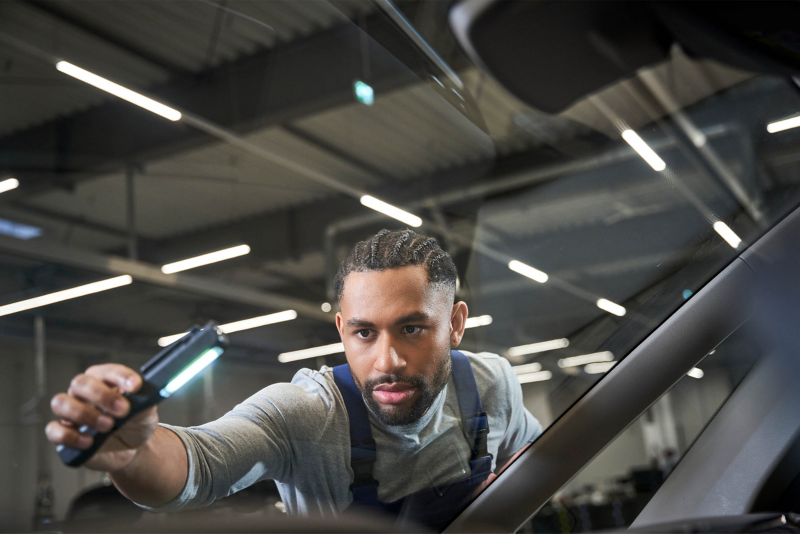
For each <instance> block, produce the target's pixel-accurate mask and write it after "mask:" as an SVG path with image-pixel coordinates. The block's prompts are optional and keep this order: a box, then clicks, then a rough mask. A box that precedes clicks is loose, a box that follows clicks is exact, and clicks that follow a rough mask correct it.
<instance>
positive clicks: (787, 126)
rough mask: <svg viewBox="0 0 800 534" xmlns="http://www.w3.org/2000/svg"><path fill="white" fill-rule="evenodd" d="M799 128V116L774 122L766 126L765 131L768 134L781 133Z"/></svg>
mask: <svg viewBox="0 0 800 534" xmlns="http://www.w3.org/2000/svg"><path fill="white" fill-rule="evenodd" d="M798 126H800V116H798V117H792V118H790V119H784V120H782V121H775V122H771V123H769V124H767V131H768V132H769V133H776V132H782V131H784V130H791V129H792V128H797V127H798Z"/></svg>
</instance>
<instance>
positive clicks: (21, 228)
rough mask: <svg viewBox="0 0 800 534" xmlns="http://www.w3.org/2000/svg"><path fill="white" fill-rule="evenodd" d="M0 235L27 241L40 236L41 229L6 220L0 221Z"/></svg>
mask: <svg viewBox="0 0 800 534" xmlns="http://www.w3.org/2000/svg"><path fill="white" fill-rule="evenodd" d="M0 234H3V235H7V236H10V237H16V238H17V239H23V240H28V239H33V238H34V237H39V236H40V235H42V229H41V228H37V227H36V226H29V225H27V224H22V223H18V222H14V221H9V220H8V219H0Z"/></svg>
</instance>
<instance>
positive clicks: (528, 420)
mask: <svg viewBox="0 0 800 534" xmlns="http://www.w3.org/2000/svg"><path fill="white" fill-rule="evenodd" d="M501 361H502V369H503V375H502V380H503V381H504V382H505V384H506V391H507V392H508V398H509V403H510V412H509V413H510V415H509V421H508V426H507V427H506V433H505V435H504V436H503V440H502V442H501V443H500V448H499V450H498V452H497V467H498V468H501V467H503V466H504V465H505V464H506V462H508V460H510V459H511V457H512V456H514V455H515V454H516V453H517V452H519V451H520V449H522V448H523V447H525V446H526V445H527V444H529V443H531V442H532V441H533V440H535V439H536V438H538V437H539V435H540V434H541V433H542V425H541V423H539V421H538V420H537V419H536V418H535V417H534V416H533V414H532V413H531V412H529V411H528V409H527V408H525V405H524V404H523V402H522V386H521V385H520V383H519V380H518V379H517V375H516V374H514V371H513V369H511V365H510V364H509V363H508V361H507V360H505V359H504V358H503V359H501Z"/></svg>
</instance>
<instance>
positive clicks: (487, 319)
mask: <svg viewBox="0 0 800 534" xmlns="http://www.w3.org/2000/svg"><path fill="white" fill-rule="evenodd" d="M490 324H492V316H491V315H479V316H477V317H469V318H467V321H466V324H465V325H464V328H475V327H478V326H489V325H490Z"/></svg>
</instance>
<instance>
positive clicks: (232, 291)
mask: <svg viewBox="0 0 800 534" xmlns="http://www.w3.org/2000/svg"><path fill="white" fill-rule="evenodd" d="M0 252H3V253H6V254H10V255H13V256H16V257H22V258H27V259H31V260H36V261H43V262H46V263H54V264H56V265H62V266H67V267H74V268H78V269H83V270H86V271H91V272H97V273H102V274H106V275H111V276H119V275H125V274H127V275H130V276H131V277H133V279H134V280H135V281H139V282H144V283H147V284H152V285H156V286H161V287H166V288H169V289H175V290H178V291H185V292H187V293H191V294H194V295H199V296H202V297H208V298H213V299H218V300H221V301H227V302H232V303H236V304H245V305H248V306H256V307H259V308H265V309H267V310H284V309H293V310H295V311H297V313H298V314H299V315H302V316H304V317H306V318H309V319H315V320H318V321H323V322H326V323H330V322H331V321H332V315H331V314H329V313H325V312H323V311H322V310H320V308H319V306H318V305H316V304H314V303H311V302H307V301H305V300H301V299H298V298H294V297H289V296H286V295H280V294H277V293H268V292H265V291H260V290H258V289H256V288H252V287H244V286H240V285H236V284H230V283H226V282H222V281H219V280H216V279H213V278H208V277H202V276H196V275H190V274H164V273H162V272H161V268H160V267H157V266H155V265H152V264H149V263H145V262H141V261H135V260H129V259H126V258H122V257H119V256H110V255H105V254H98V253H96V252H92V251H88V250H84V249H79V248H76V247H69V246H65V245H61V244H59V243H51V242H39V241H37V240H33V241H20V240H18V239H13V238H8V237H2V236H0Z"/></svg>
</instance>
